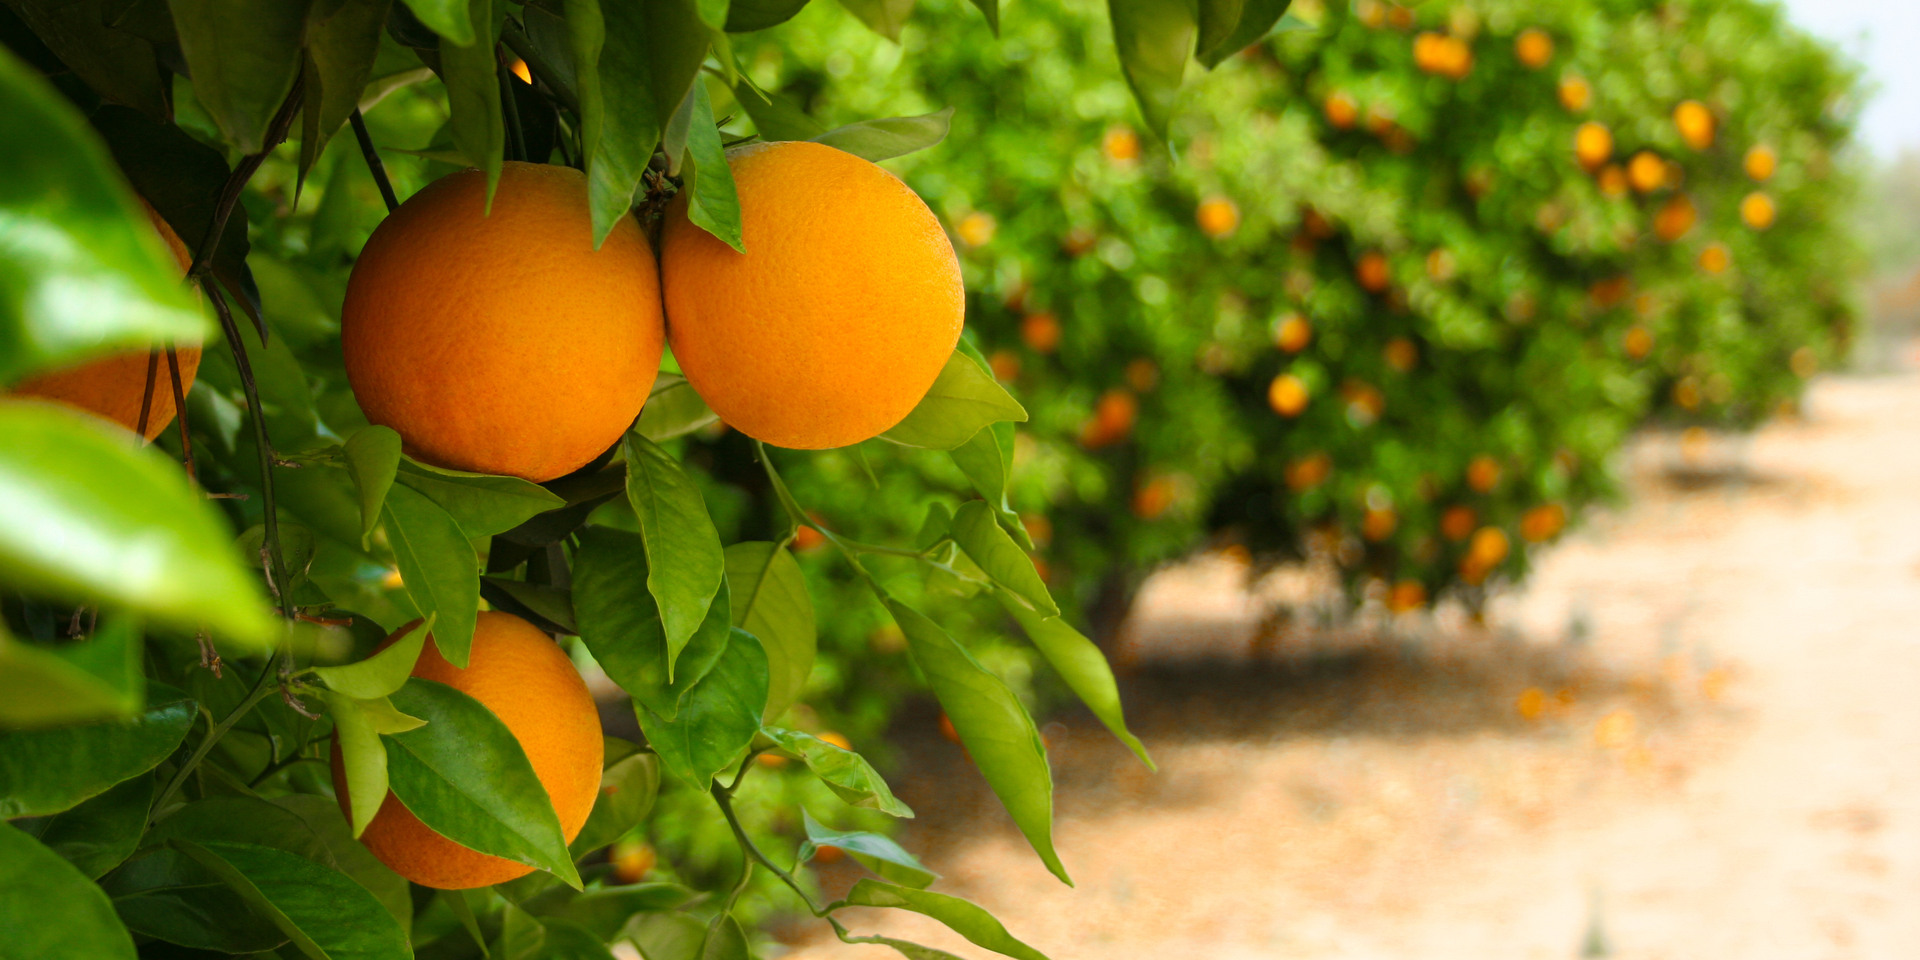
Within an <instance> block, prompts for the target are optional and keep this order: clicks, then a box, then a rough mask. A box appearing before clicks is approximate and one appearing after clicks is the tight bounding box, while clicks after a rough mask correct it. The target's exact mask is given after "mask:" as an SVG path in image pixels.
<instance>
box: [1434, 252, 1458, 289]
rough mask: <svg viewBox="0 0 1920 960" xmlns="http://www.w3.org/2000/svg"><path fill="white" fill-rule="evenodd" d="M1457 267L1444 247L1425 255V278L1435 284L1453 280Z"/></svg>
mask: <svg viewBox="0 0 1920 960" xmlns="http://www.w3.org/2000/svg"><path fill="white" fill-rule="evenodd" d="M1457 266H1458V265H1457V264H1456V263H1454V260H1453V254H1451V253H1448V252H1447V249H1446V248H1445V247H1436V248H1434V249H1433V250H1432V251H1430V252H1429V253H1428V254H1427V277H1428V278H1429V279H1431V280H1433V282H1435V283H1446V282H1447V281H1448V280H1451V279H1453V272H1454V270H1455V269H1456V267H1457Z"/></svg>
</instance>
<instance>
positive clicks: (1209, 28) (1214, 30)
mask: <svg viewBox="0 0 1920 960" xmlns="http://www.w3.org/2000/svg"><path fill="white" fill-rule="evenodd" d="M1246 5H1247V0H1199V2H1198V4H1197V6H1198V13H1199V17H1198V22H1197V24H1196V26H1195V32H1196V38H1195V41H1194V54H1195V56H1197V57H1199V58H1200V59H1202V60H1205V59H1206V58H1207V57H1208V56H1210V55H1213V54H1216V53H1218V52H1219V48H1220V47H1222V46H1224V45H1225V44H1226V42H1227V40H1228V38H1230V37H1232V36H1233V34H1234V31H1236V30H1238V29H1239V27H1240V20H1241V13H1242V11H1243V10H1244V9H1245V8H1246ZM1276 19H1277V18H1276ZM1228 52H1229V53H1231V52H1232V51H1228ZM1214 62H1218V61H1217V60H1216V61H1214ZM1211 65H1212V64H1209V66H1211Z"/></svg>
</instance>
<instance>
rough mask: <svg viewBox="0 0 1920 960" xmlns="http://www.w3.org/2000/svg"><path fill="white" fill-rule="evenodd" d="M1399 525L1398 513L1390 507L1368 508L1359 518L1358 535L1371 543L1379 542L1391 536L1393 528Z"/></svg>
mask: <svg viewBox="0 0 1920 960" xmlns="http://www.w3.org/2000/svg"><path fill="white" fill-rule="evenodd" d="M1399 525H1400V515H1399V514H1397V513H1395V512H1394V511H1393V508H1392V507H1379V508H1371V509H1368V510H1367V512H1366V513H1365V514H1364V515H1362V516H1361V518H1360V535H1361V536H1363V537H1366V538H1367V540H1368V541H1370V542H1372V543H1379V542H1380V541H1382V540H1385V539H1386V538H1388V537H1391V536H1393V530H1394V528H1395V527H1398V526H1399Z"/></svg>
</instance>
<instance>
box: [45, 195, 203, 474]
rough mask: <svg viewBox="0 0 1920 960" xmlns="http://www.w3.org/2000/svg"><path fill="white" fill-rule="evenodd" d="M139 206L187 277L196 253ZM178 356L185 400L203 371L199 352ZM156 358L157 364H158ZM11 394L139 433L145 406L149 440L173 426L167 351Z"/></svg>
mask: <svg viewBox="0 0 1920 960" xmlns="http://www.w3.org/2000/svg"><path fill="white" fill-rule="evenodd" d="M140 206H141V207H142V208H143V209H145V210H146V211H147V219H149V220H151V221H153V228H154V230H155V231H156V232H158V233H159V234H160V239H161V240H163V241H165V242H166V245H167V249H168V250H171V251H173V259H174V260H175V261H177V262H178V263H179V264H180V275H181V276H182V277H184V276H186V275H187V269H188V268H189V267H192V266H193V253H192V251H189V250H188V249H187V245H186V244H185V243H182V242H181V240H180V235H179V234H177V233H174V232H173V228H172V227H170V226H167V221H165V220H163V219H161V218H160V213H159V211H157V210H155V209H153V205H152V204H149V203H147V202H146V201H145V200H144V199H143V200H141V201H140ZM173 355H174V359H175V360H177V361H179V365H180V395H181V396H182V397H185V396H186V394H187V391H188V390H191V389H193V377H194V374H196V373H198V372H199V370H200V348H199V347H198V346H183V347H175V348H174V351H173ZM156 356H157V357H158V360H159V362H158V363H157V364H156V363H154V358H155V357H156ZM149 366H151V367H152V369H153V390H152V392H151V395H149V392H148V390H147V370H148V367H149ZM12 392H13V393H14V394H15V395H18V396H22V397H39V398H40V399H43V400H57V401H59V402H61V403H64V404H66V405H68V406H71V407H78V408H80V409H82V410H85V411H87V412H88V413H91V414H94V415H96V416H100V417H104V418H106V419H108V420H112V421H113V422H115V423H117V424H119V425H121V426H123V427H126V428H127V429H128V430H133V431H136V432H137V431H139V430H140V408H141V406H143V405H145V406H148V408H149V409H148V410H147V429H146V431H145V433H144V435H145V437H146V438H147V439H148V440H152V439H153V438H155V437H157V436H159V435H160V434H161V432H162V431H164V430H166V429H167V426H168V425H169V424H171V423H173V415H174V409H173V374H172V370H171V368H170V367H168V365H167V353H166V350H164V349H160V350H159V351H158V353H157V354H156V352H155V351H154V350H147V349H136V350H125V351H121V352H118V353H111V354H108V355H106V356H103V357H97V358H95V359H92V360H86V361H83V362H81V363H78V364H75V365H73V366H70V367H63V368H60V369H56V370H49V371H47V372H45V373H39V374H35V375H34V376H31V377H28V378H26V379H25V380H22V381H20V382H19V383H17V384H15V385H14V387H13V390H12ZM149 396H151V399H149Z"/></svg>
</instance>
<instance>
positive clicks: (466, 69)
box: [440, 0, 507, 210]
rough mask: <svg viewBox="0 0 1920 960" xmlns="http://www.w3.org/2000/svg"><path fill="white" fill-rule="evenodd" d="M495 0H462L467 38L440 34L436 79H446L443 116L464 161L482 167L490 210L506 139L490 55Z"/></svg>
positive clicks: (496, 26) (495, 35) (495, 32)
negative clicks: (449, 116)
mask: <svg viewBox="0 0 1920 960" xmlns="http://www.w3.org/2000/svg"><path fill="white" fill-rule="evenodd" d="M494 2H495V0H467V4H466V5H467V8H468V9H467V22H468V24H469V27H468V34H467V35H468V36H469V37H471V38H472V40H471V41H461V40H456V39H453V38H450V37H448V36H447V35H446V34H445V33H442V34H441V39H440V78H441V79H442V80H443V81H445V82H446V85H447V106H448V109H449V110H450V111H451V112H452V114H453V118H452V119H451V120H449V121H448V127H449V128H450V129H451V130H452V132H453V145H454V146H455V147H457V148H459V150H460V153H461V154H462V155H463V156H465V157H466V160H467V164H468V165H469V166H473V167H478V168H479V169H481V170H483V171H485V172H486V175H487V202H486V207H487V209H488V210H492V209H493V191H494V188H495V187H497V186H499V185H500V164H501V162H502V161H503V159H504V157H503V155H502V151H503V150H505V149H506V144H507V125H506V120H505V119H504V118H503V117H502V116H501V113H500V79H499V74H498V70H499V64H498V63H497V62H496V61H495V60H494V56H495V55H494V44H495V43H496V42H497V41H498V40H499V38H500V18H499V16H498V15H497V14H496V13H495V11H494Z"/></svg>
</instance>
